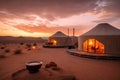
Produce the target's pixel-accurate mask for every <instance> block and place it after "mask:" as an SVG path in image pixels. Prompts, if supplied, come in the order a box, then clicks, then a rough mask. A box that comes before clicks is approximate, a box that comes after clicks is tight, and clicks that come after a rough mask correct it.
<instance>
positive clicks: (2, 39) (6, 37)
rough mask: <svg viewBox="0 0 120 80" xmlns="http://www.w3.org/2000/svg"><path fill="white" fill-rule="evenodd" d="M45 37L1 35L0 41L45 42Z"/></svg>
mask: <svg viewBox="0 0 120 80" xmlns="http://www.w3.org/2000/svg"><path fill="white" fill-rule="evenodd" d="M43 41H44V39H42V38H41V37H39V38H34V37H12V36H0V42H2V43H3V42H5V43H10V42H13V43H17V42H43Z"/></svg>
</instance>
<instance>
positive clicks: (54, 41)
mask: <svg viewBox="0 0 120 80" xmlns="http://www.w3.org/2000/svg"><path fill="white" fill-rule="evenodd" d="M49 42H51V43H52V45H53V46H56V45H57V41H56V40H55V39H50V40H49Z"/></svg>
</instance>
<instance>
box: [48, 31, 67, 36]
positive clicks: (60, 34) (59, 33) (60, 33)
mask: <svg viewBox="0 0 120 80" xmlns="http://www.w3.org/2000/svg"><path fill="white" fill-rule="evenodd" d="M50 37H68V36H67V35H65V34H64V33H63V32H61V31H58V32H56V33H55V34H53V35H52V36H50Z"/></svg>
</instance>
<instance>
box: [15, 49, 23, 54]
mask: <svg viewBox="0 0 120 80" xmlns="http://www.w3.org/2000/svg"><path fill="white" fill-rule="evenodd" d="M14 53H15V54H21V53H22V50H21V49H17V50H15V51H14Z"/></svg>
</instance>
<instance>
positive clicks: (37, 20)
mask: <svg viewBox="0 0 120 80" xmlns="http://www.w3.org/2000/svg"><path fill="white" fill-rule="evenodd" d="M119 8H120V0H0V36H27V37H48V36H50V35H52V34H53V33H55V32H56V31H59V30H60V31H62V32H64V33H65V34H67V30H68V28H69V30H70V33H71V34H72V28H75V31H76V32H75V34H76V36H79V35H81V34H82V33H84V32H86V31H88V30H90V29H91V28H93V27H94V26H96V25H97V24H99V23H110V24H111V25H113V26H115V27H117V28H119V29H120V9H119Z"/></svg>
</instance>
